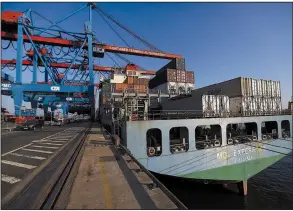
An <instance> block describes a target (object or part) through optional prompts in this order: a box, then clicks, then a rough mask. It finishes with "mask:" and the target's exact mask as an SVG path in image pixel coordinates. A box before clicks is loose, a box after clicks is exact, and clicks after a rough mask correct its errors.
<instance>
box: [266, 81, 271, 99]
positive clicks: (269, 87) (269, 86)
mask: <svg viewBox="0 0 293 211" xmlns="http://www.w3.org/2000/svg"><path fill="white" fill-rule="evenodd" d="M267 96H268V97H272V81H271V80H268V81H267Z"/></svg>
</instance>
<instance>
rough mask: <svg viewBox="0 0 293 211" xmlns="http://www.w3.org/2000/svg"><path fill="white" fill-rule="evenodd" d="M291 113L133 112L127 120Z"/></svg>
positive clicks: (287, 113)
mask: <svg viewBox="0 0 293 211" xmlns="http://www.w3.org/2000/svg"><path fill="white" fill-rule="evenodd" d="M292 113H293V112H292V111H290V110H289V111H286V110H283V111H271V112H242V113H233V112H220V113H215V112H203V111H200V110H190V111H180V110H176V111H175V110H174V111H171V110H168V111H164V110H152V111H149V112H147V113H146V112H134V113H132V114H130V115H129V118H128V120H130V121H138V120H168V119H197V118H231V117H251V116H276V115H292Z"/></svg>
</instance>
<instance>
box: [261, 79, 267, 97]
mask: <svg viewBox="0 0 293 211" xmlns="http://www.w3.org/2000/svg"><path fill="white" fill-rule="evenodd" d="M261 86H262V94H263V96H266V97H267V96H268V90H267V80H262V82H261Z"/></svg>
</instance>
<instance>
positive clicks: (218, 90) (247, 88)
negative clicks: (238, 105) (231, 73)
mask: <svg viewBox="0 0 293 211" xmlns="http://www.w3.org/2000/svg"><path fill="white" fill-rule="evenodd" d="M251 84H252V79H251V78H244V77H239V78H234V79H231V80H228V81H223V82H220V83H217V84H212V85H209V86H205V87H201V88H198V89H195V90H194V91H193V92H196V93H200V94H203V95H225V96H228V97H239V96H252V85H251Z"/></svg>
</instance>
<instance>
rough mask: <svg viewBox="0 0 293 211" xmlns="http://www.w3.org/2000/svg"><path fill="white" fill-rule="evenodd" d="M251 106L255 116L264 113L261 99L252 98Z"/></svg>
mask: <svg viewBox="0 0 293 211" xmlns="http://www.w3.org/2000/svg"><path fill="white" fill-rule="evenodd" d="M252 106H253V110H254V113H255V115H263V112H264V102H263V97H253V98H252Z"/></svg>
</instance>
